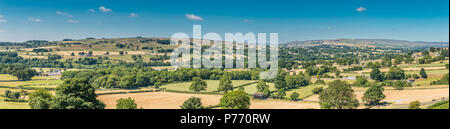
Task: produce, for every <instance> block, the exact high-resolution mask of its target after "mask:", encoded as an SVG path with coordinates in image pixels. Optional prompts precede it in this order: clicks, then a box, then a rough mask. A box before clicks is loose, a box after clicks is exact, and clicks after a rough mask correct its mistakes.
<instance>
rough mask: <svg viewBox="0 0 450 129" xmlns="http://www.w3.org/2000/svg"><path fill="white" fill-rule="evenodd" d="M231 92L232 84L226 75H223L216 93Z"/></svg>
mask: <svg viewBox="0 0 450 129" xmlns="http://www.w3.org/2000/svg"><path fill="white" fill-rule="evenodd" d="M232 90H233V84H232V81H231V77H230V76H228V75H224V76H222V77H221V78H220V81H219V87H217V91H223V92H225V93H226V92H228V91H232Z"/></svg>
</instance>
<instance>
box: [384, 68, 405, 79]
mask: <svg viewBox="0 0 450 129" xmlns="http://www.w3.org/2000/svg"><path fill="white" fill-rule="evenodd" d="M405 77H406V75H405V71H404V70H403V69H401V68H399V67H391V68H390V69H389V72H388V73H387V74H386V79H388V80H403V79H405Z"/></svg>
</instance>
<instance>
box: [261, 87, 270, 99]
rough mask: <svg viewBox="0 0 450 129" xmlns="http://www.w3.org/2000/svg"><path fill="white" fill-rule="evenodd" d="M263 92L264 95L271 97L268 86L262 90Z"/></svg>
mask: <svg viewBox="0 0 450 129" xmlns="http://www.w3.org/2000/svg"><path fill="white" fill-rule="evenodd" d="M262 93H263V94H264V97H266V98H268V97H270V90H269V88H266V89H264V90H263V91H262Z"/></svg>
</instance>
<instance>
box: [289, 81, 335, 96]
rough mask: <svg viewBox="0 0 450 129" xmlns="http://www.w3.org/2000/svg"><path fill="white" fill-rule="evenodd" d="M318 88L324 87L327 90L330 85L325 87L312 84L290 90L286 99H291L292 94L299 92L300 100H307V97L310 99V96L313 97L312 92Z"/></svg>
mask: <svg viewBox="0 0 450 129" xmlns="http://www.w3.org/2000/svg"><path fill="white" fill-rule="evenodd" d="M316 87H323V88H324V89H325V88H327V87H328V85H323V84H311V85H309V86H306V87H300V88H297V89H289V90H288V91H287V92H286V98H289V96H290V95H291V94H292V93H294V92H297V93H298V94H300V97H299V98H300V99H303V98H305V97H308V96H311V95H313V94H314V93H313V92H312V90H313V89H314V88H316Z"/></svg>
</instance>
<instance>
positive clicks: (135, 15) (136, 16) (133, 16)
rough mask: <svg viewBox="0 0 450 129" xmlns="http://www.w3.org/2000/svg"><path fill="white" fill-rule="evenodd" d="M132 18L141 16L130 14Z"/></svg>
mask: <svg viewBox="0 0 450 129" xmlns="http://www.w3.org/2000/svg"><path fill="white" fill-rule="evenodd" d="M130 17H139V15H138V14H136V13H130Z"/></svg>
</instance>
